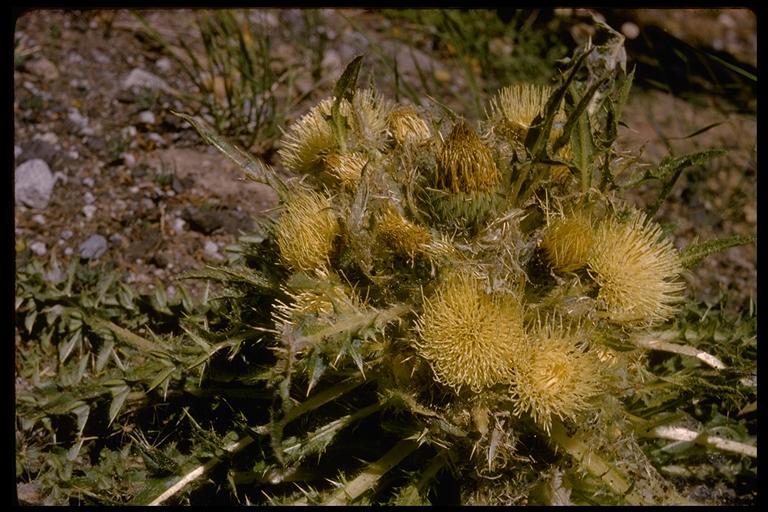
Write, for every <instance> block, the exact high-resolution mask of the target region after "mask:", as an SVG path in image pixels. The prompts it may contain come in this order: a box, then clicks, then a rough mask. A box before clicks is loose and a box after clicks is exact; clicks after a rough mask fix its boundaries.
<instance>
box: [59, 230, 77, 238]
mask: <svg viewBox="0 0 768 512" xmlns="http://www.w3.org/2000/svg"><path fill="white" fill-rule="evenodd" d="M72 235H74V233H73V232H72V230H71V229H65V230H64V231H62V232H61V238H62V239H64V240H69V239H70V238H72Z"/></svg>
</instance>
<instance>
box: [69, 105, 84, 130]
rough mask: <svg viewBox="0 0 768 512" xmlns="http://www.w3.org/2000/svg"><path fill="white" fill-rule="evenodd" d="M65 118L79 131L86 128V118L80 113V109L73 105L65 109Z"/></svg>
mask: <svg viewBox="0 0 768 512" xmlns="http://www.w3.org/2000/svg"><path fill="white" fill-rule="evenodd" d="M67 119H69V121H70V122H71V123H72V124H73V125H75V127H76V128H77V129H78V130H80V131H83V130H85V129H87V128H88V118H87V117H85V116H84V115H82V114H81V113H80V111H79V110H77V109H76V108H74V107H71V108H69V109H68V110H67Z"/></svg>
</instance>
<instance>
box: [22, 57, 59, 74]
mask: <svg viewBox="0 0 768 512" xmlns="http://www.w3.org/2000/svg"><path fill="white" fill-rule="evenodd" d="M25 67H26V68H27V71H29V72H30V73H32V74H33V75H37V76H39V77H40V78H42V79H44V80H56V79H57V78H59V70H58V68H57V67H56V64H54V63H53V62H51V61H50V60H48V59H46V58H45V57H42V58H39V59H35V60H33V61H31V62H28V63H27V64H26V65H25Z"/></svg>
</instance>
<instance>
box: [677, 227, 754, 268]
mask: <svg viewBox="0 0 768 512" xmlns="http://www.w3.org/2000/svg"><path fill="white" fill-rule="evenodd" d="M756 240H757V236H756V235H748V236H738V235H737V236H732V237H729V238H718V239H716V240H707V241H706V242H698V243H692V244H690V245H689V246H688V247H686V248H685V250H684V251H683V252H682V254H681V255H680V260H681V262H682V264H683V267H684V268H687V269H690V268H692V267H694V266H696V265H697V264H698V263H699V262H701V260H703V259H704V258H706V257H707V256H709V255H710V254H715V253H717V252H720V251H724V250H726V249H730V248H731V247H737V246H739V245H747V244H751V243H754V242H755V241H756Z"/></svg>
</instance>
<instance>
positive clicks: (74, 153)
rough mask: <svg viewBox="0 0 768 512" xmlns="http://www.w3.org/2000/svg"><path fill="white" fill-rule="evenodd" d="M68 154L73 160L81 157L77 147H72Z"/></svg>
mask: <svg viewBox="0 0 768 512" xmlns="http://www.w3.org/2000/svg"><path fill="white" fill-rule="evenodd" d="M67 156H68V157H69V158H70V159H72V160H77V159H78V158H80V153H78V152H77V150H76V149H70V150H69V152H68V153H67Z"/></svg>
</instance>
